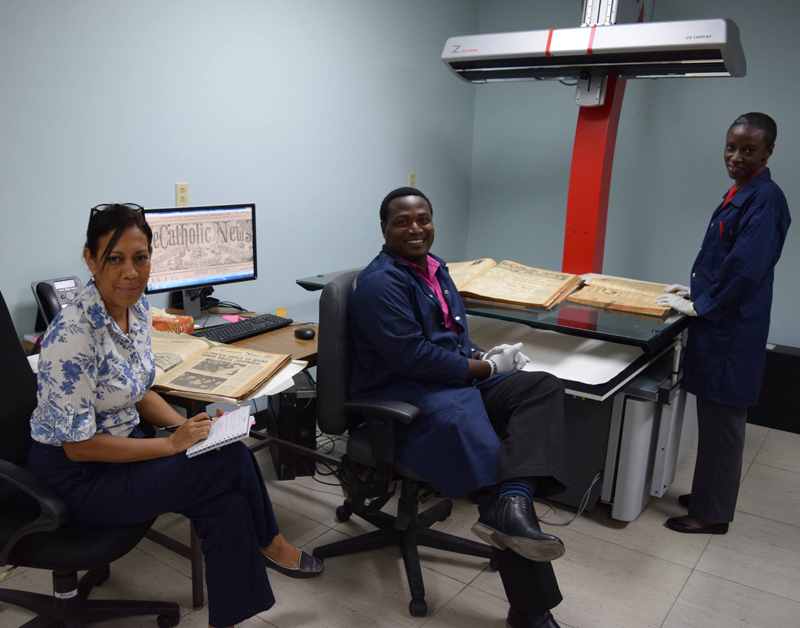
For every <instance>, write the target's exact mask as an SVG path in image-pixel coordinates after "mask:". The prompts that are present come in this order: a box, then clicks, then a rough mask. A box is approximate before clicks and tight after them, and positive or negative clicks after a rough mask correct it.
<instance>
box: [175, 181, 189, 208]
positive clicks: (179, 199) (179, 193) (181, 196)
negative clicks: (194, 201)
mask: <svg viewBox="0 0 800 628" xmlns="http://www.w3.org/2000/svg"><path fill="white" fill-rule="evenodd" d="M188 204H189V184H188V183H176V184H175V205H176V206H177V207H183V206H184V205H188Z"/></svg>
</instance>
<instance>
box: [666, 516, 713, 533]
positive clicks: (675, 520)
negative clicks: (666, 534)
mask: <svg viewBox="0 0 800 628" xmlns="http://www.w3.org/2000/svg"><path fill="white" fill-rule="evenodd" d="M664 526H665V527H667V528H669V529H670V530H675V532H682V533H683V534H727V533H728V524H727V523H715V524H714V525H713V526H708V527H705V528H703V527H694V526H689V525H686V524H685V523H684V522H683V519H682V518H681V517H671V518H670V519H667V520H666V521H665V522H664Z"/></svg>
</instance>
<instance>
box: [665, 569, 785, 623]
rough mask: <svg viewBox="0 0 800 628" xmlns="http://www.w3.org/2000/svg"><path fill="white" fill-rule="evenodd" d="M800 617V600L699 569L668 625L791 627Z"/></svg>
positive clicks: (690, 579) (673, 609) (687, 584)
mask: <svg viewBox="0 0 800 628" xmlns="http://www.w3.org/2000/svg"><path fill="white" fill-rule="evenodd" d="M798 617H800V604H798V603H797V602H793V601H791V600H787V599H785V598H782V597H778V596H776V595H771V594H769V593H764V592H763V591H758V590H756V589H751V588H749V587H745V586H742V585H740V584H736V583H735V582H730V581H729V580H723V579H722V578H717V577H714V576H709V575H707V574H704V573H700V572H697V571H696V572H694V573H693V574H692V577H691V578H689V582H687V583H686V586H685V587H684V588H683V591H682V592H681V595H680V597H679V598H678V601H677V602H676V603H675V606H673V607H672V610H671V611H670V613H669V616H668V617H667V619H666V621H665V622H664V628H731V627H732V626H742V627H743V628H744V627H747V628H788V627H790V626H797V625H798V619H797V618H798Z"/></svg>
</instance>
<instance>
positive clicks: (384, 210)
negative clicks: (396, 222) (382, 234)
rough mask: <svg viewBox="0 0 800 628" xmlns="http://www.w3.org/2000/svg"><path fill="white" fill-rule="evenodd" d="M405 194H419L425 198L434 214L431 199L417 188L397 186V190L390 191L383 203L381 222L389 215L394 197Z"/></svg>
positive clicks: (400, 196)
mask: <svg viewBox="0 0 800 628" xmlns="http://www.w3.org/2000/svg"><path fill="white" fill-rule="evenodd" d="M403 196H419V197H420V198H424V199H425V201H426V202H427V203H428V207H429V208H430V210H431V216H432V215H433V205H431V201H430V199H429V198H428V197H427V196H425V195H424V194H423V193H422V192H420V191H419V190H418V189H417V188H409V187H405V188H397V189H396V190H392V191H391V192H389V193H388V194H387V195H386V198H384V199H383V202H382V203H381V222H386V221H387V219H388V217H389V203H391V202H392V201H393V200H394V199H396V198H402V197H403Z"/></svg>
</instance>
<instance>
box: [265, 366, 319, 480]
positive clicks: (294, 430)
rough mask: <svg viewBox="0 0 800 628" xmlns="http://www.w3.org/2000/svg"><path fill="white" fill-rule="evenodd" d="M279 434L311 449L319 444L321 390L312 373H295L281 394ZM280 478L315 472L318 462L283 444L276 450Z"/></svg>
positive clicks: (277, 470)
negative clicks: (287, 448) (318, 396)
mask: <svg viewBox="0 0 800 628" xmlns="http://www.w3.org/2000/svg"><path fill="white" fill-rule="evenodd" d="M276 431H277V437H278V438H280V439H282V440H287V441H290V442H292V443H295V444H296V445H301V446H303V447H306V448H308V449H316V448H317V391H316V387H315V385H314V383H313V382H312V380H311V378H310V377H309V375H308V373H306V372H305V371H301V372H300V373H298V374H297V375H295V377H294V385H293V386H292V387H291V388H288V389H287V390H285V391H283V392H282V393H280V395H279V403H278V416H277V430H276ZM272 461H273V463H274V465H275V473H276V474H277V476H278V479H279V480H293V479H294V478H295V477H297V476H299V475H315V468H316V467H315V462H314V460H312V459H311V458H309V457H307V456H301V455H297V454H295V453H293V452H291V451H287V450H285V449H283V448H280V447H275V448H274V449H273V450H272Z"/></svg>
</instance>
